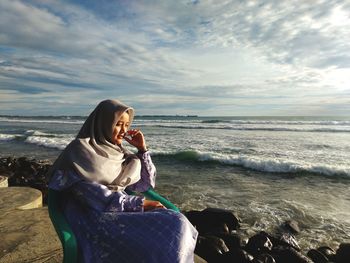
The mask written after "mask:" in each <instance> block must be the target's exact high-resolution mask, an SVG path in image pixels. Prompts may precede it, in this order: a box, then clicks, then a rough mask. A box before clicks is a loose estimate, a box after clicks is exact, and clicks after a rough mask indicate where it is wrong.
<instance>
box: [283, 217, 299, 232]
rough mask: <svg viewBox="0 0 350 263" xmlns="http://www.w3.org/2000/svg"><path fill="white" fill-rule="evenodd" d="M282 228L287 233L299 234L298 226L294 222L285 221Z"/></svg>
mask: <svg viewBox="0 0 350 263" xmlns="http://www.w3.org/2000/svg"><path fill="white" fill-rule="evenodd" d="M282 227H284V228H285V229H286V230H287V231H290V232H291V233H292V234H298V233H300V228H299V224H298V222H297V221H295V220H287V221H286V222H284V224H283V225H282Z"/></svg>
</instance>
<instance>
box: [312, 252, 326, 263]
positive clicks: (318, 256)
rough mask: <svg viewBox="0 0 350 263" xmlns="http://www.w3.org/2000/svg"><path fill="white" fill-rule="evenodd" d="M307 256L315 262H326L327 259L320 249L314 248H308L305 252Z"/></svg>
mask: <svg viewBox="0 0 350 263" xmlns="http://www.w3.org/2000/svg"><path fill="white" fill-rule="evenodd" d="M307 256H308V257H309V258H311V259H312V261H313V262H315V263H327V262H328V259H327V257H326V256H325V255H323V254H322V253H321V252H320V251H318V250H316V249H310V250H309V251H308V252H307Z"/></svg>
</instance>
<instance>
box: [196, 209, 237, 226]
mask: <svg viewBox="0 0 350 263" xmlns="http://www.w3.org/2000/svg"><path fill="white" fill-rule="evenodd" d="M202 215H203V216H205V217H206V218H207V219H208V220H210V221H214V222H215V221H221V222H222V223H224V224H226V225H227V226H228V228H229V230H230V232H231V231H232V230H237V229H238V228H239V226H240V224H239V222H240V219H239V218H238V217H237V216H236V215H235V214H234V213H233V212H232V211H230V210H226V209H221V208H206V209H204V210H203V211H202Z"/></svg>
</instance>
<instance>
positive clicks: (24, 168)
mask: <svg viewBox="0 0 350 263" xmlns="http://www.w3.org/2000/svg"><path fill="white" fill-rule="evenodd" d="M51 165H52V163H51V162H50V161H37V160H35V159H29V158H26V157H19V158H13V157H6V158H0V174H1V175H4V176H7V177H8V185H9V186H29V187H32V188H35V189H38V190H40V191H41V192H42V194H43V202H44V204H46V203H47V184H48V178H47V172H48V170H49V169H50V167H51Z"/></svg>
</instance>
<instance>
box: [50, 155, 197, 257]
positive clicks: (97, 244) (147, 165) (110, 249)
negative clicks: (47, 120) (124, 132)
mask: <svg viewBox="0 0 350 263" xmlns="http://www.w3.org/2000/svg"><path fill="white" fill-rule="evenodd" d="M138 157H139V158H140V160H141V166H142V168H141V179H140V181H139V182H137V183H136V184H134V185H131V186H130V187H129V188H130V190H133V191H145V190H147V189H148V188H149V187H150V186H152V187H154V183H155V176H156V171H155V167H154V165H153V163H152V160H151V157H150V155H149V153H148V152H146V153H143V154H138ZM49 187H50V188H52V189H54V190H57V191H64V195H63V196H64V198H63V199H62V200H61V205H62V209H63V213H64V215H65V217H66V219H67V221H68V222H69V224H70V226H71V227H72V230H73V232H74V234H75V235H76V238H77V242H78V246H79V254H78V255H79V262H86V263H90V262H91V263H99V262H103V263H107V262H128V263H140V262H145V263H156V262H159V263H166V262H171V263H175V262H181V263H182V262H193V257H194V254H193V253H194V248H195V245H196V239H197V235H198V232H197V231H196V229H195V228H194V227H193V226H192V225H191V223H190V222H189V221H188V220H187V219H186V217H185V216H184V215H182V214H181V213H176V212H173V211H172V210H167V209H156V210H152V211H150V212H144V211H143V207H142V202H143V198H142V197H138V196H130V195H128V194H126V193H125V192H124V191H120V192H112V191H110V190H109V189H108V188H107V187H106V186H104V185H102V184H99V183H96V182H91V181H87V180H85V179H84V178H83V177H81V176H79V175H78V174H77V173H76V172H75V171H73V170H71V171H65V172H63V171H61V170H57V171H55V173H54V175H53V177H52V178H51V181H50V184H49Z"/></svg>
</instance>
